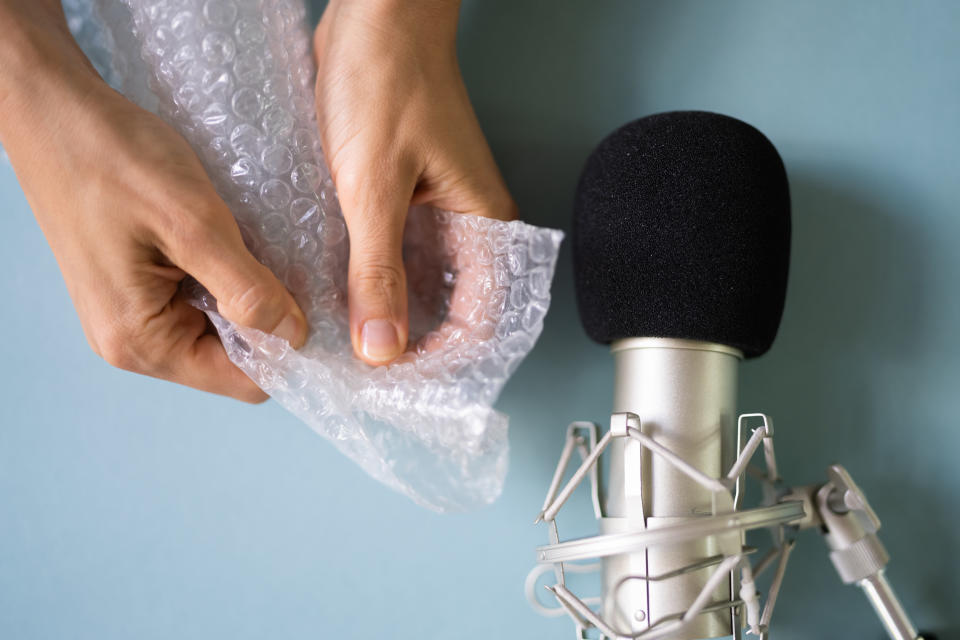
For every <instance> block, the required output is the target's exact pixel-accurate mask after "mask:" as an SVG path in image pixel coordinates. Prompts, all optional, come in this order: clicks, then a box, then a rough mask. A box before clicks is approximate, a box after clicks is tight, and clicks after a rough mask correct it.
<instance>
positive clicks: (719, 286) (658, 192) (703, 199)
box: [573, 111, 790, 358]
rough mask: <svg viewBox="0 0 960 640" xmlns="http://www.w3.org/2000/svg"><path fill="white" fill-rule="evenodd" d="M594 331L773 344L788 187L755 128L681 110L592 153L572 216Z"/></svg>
mask: <svg viewBox="0 0 960 640" xmlns="http://www.w3.org/2000/svg"><path fill="white" fill-rule="evenodd" d="M573 259H574V273H575V281H576V289H577V305H578V307H579V309H580V318H581V320H582V322H583V326H584V328H585V329H586V331H587V334H588V335H589V336H590V337H591V338H593V339H594V340H596V341H597V342H601V343H609V342H612V341H614V340H617V339H620V338H631V337H661V338H685V339H690V340H701V341H706V342H713V343H719V344H723V345H727V346H731V347H736V348H737V349H740V350H741V351H743V353H744V355H745V356H746V357H748V358H750V357H755V356H759V355H761V354H763V353H764V352H766V351H767V350H768V349H769V348H770V345H771V344H772V343H773V340H774V338H775V337H776V334H777V328H778V327H779V325H780V317H781V315H782V314H783V304H784V300H785V298H786V288H787V272H788V269H789V262H790V193H789V187H788V185H787V175H786V171H785V170H784V167H783V161H782V160H781V159H780V155H779V154H778V153H777V150H776V149H775V148H774V147H773V145H772V144H771V143H770V141H769V140H767V138H766V137H765V136H764V135H763V134H762V133H760V132H759V131H757V130H756V129H755V128H753V127H751V126H750V125H748V124H746V123H745V122H741V121H740V120H737V119H735V118H731V117H728V116H724V115H719V114H716V113H707V112H703V111H674V112H669V113H660V114H656V115H652V116H647V117H645V118H641V119H639V120H635V121H633V122H631V123H629V124H627V125H625V126H623V127H621V128H620V129H617V130H616V131H614V132H613V133H612V134H610V135H609V136H608V137H607V138H606V139H605V140H603V142H601V143H600V145H599V146H597V148H596V149H595V150H594V151H593V153H592V154H591V155H590V157H589V159H588V160H587V163H586V166H585V167H584V169H583V174H582V175H581V177H580V184H579V186H578V188H577V195H576V202H575V211H574V221H573Z"/></svg>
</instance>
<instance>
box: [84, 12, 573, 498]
mask: <svg viewBox="0 0 960 640" xmlns="http://www.w3.org/2000/svg"><path fill="white" fill-rule="evenodd" d="M66 6H67V8H68V9H70V10H71V17H72V23H71V26H72V27H73V29H74V32H75V33H76V34H79V35H80V36H81V37H79V38H78V39H79V40H81V44H82V45H83V46H84V47H85V49H86V50H88V51H91V52H92V53H93V54H95V55H96V56H97V64H98V67H99V68H100V69H101V73H103V74H104V76H105V77H107V78H108V80H110V81H111V82H112V83H113V84H114V86H117V87H118V88H120V89H121V90H122V91H123V92H124V93H125V94H126V95H128V96H129V97H130V98H131V99H133V100H135V101H137V102H138V103H139V104H141V105H142V106H144V107H146V108H149V109H151V110H154V111H155V112H157V113H159V114H160V115H161V117H163V118H164V119H165V120H167V121H168V122H169V123H171V124H172V125H173V126H174V127H175V128H176V129H177V130H178V131H179V132H180V133H181V134H182V135H183V136H184V137H185V138H186V139H187V140H188V141H189V142H190V144H191V145H192V146H193V148H194V149H195V150H196V152H197V154H198V155H199V156H200V158H201V160H202V161H203V163H204V166H205V168H206V170H207V172H208V173H209V175H210V177H211V179H212V180H213V182H214V184H215V186H216V187H217V190H218V192H219V194H220V195H221V196H222V197H223V198H224V200H225V201H226V202H227V204H228V205H229V206H230V208H231V210H232V211H233V213H234V215H235V217H236V219H237V222H238V224H239V226H240V229H241V232H242V234H243V237H244V240H245V241H246V243H247V246H248V247H249V248H250V250H251V251H252V252H253V253H254V255H255V256H257V258H258V259H259V260H260V261H261V262H263V263H264V264H266V265H267V266H268V267H270V269H271V270H272V271H273V272H274V273H275V274H277V276H278V277H279V278H280V279H281V280H282V281H283V282H284V284H285V285H286V286H287V287H288V288H289V289H290V291H291V292H292V293H293V295H294V296H295V297H296V299H297V301H298V302H299V304H300V305H301V307H302V308H303V310H304V311H305V312H306V315H307V319H308V321H309V324H310V328H311V331H310V336H309V338H308V341H307V344H306V345H305V346H304V347H303V348H301V349H300V350H293V349H292V348H291V347H290V346H289V344H287V343H286V342H285V341H283V340H281V339H279V338H276V337H274V336H270V335H266V334H264V333H261V332H258V331H255V330H251V329H248V328H244V327H239V326H236V325H234V324H232V323H230V322H228V321H227V320H226V319H224V318H223V317H222V316H220V315H219V314H218V313H217V311H216V309H217V307H216V301H215V300H214V299H213V298H212V297H211V296H210V295H209V294H207V293H206V292H205V291H203V290H202V289H201V288H200V287H199V286H194V287H193V292H194V299H195V301H196V304H197V305H198V306H199V307H201V308H202V309H204V310H205V311H206V312H207V313H208V315H209V316H210V318H211V319H212V321H213V323H214V325H215V326H216V328H217V330H218V331H219V333H220V337H221V339H222V341H223V344H224V345H225V346H226V348H227V352H228V354H229V355H230V358H231V360H232V361H233V362H234V363H236V364H237V366H239V367H240V368H241V369H243V370H244V371H245V372H246V373H247V374H248V375H249V376H250V377H251V378H252V379H253V380H254V381H256V383H257V384H258V385H259V386H260V387H261V388H262V389H264V390H265V391H266V392H267V393H269V394H270V395H271V396H273V398H275V399H276V400H277V401H278V402H279V403H280V404H282V405H283V406H284V407H285V408H286V409H288V410H289V411H291V412H292V413H294V414H296V415H297V416H298V417H300V418H301V419H302V420H303V421H304V422H305V423H307V424H308V425H309V426H310V427H312V428H313V429H314V430H315V431H317V432H318V433H320V434H321V435H323V436H325V437H327V438H328V439H329V440H330V441H332V442H333V443H334V444H335V445H336V446H337V447H338V448H339V449H340V450H341V451H342V452H343V453H345V454H346V455H348V456H349V457H350V458H352V459H353V460H354V461H355V462H357V463H358V464H359V465H360V466H361V467H363V468H364V469H365V470H366V471H367V472H368V473H369V474H371V475H372V476H373V477H375V478H377V479H378V480H380V481H381V482H383V483H384V484H387V485H389V486H391V487H393V488H395V489H397V490H399V491H401V492H403V493H405V494H406V495H408V496H409V497H411V498H412V499H413V500H415V501H416V502H418V503H419V504H422V505H424V506H427V507H429V508H432V509H436V510H449V509H465V508H471V507H475V506H478V505H482V504H485V503H489V502H491V501H493V500H494V499H495V498H496V497H497V496H498V495H499V494H500V491H501V489H502V486H503V479H504V476H505V474H506V469H507V457H508V456H507V452H508V447H507V419H506V416H504V415H503V414H501V413H499V412H497V411H496V410H494V409H493V408H492V406H493V403H494V402H495V401H496V398H497V396H498V394H499V392H500V390H501V388H502V387H503V385H504V383H505V382H506V380H507V378H508V377H509V376H510V375H511V373H512V372H513V371H514V370H515V369H516V367H517V366H518V365H519V363H520V361H521V360H522V359H523V358H524V356H525V355H526V354H527V353H528V352H529V351H530V350H531V349H532V348H533V345H534V342H535V341H536V339H537V337H538V336H539V334H540V332H541V330H542V328H543V319H544V316H545V314H546V312H547V307H548V305H549V301H550V282H551V280H552V277H553V271H554V267H555V263H556V259H557V252H558V248H559V244H560V240H561V234H560V232H559V231H554V230H550V229H541V228H537V227H533V226H530V225H527V224H524V223H522V222H509V223H507V222H499V221H495V220H490V219H486V218H480V217H476V216H470V215H461V214H454V213H449V212H441V211H436V210H432V209H426V208H414V209H412V210H411V212H410V216H409V220H408V223H407V229H406V234H405V245H404V257H405V263H406V269H407V275H408V285H409V292H410V299H409V307H410V322H411V340H410V346H409V348H408V351H407V352H406V353H405V354H404V355H403V356H402V357H401V358H400V359H399V360H397V361H396V362H394V363H392V364H391V365H389V366H385V367H377V368H373V367H369V366H367V365H365V364H363V363H361V362H360V361H358V360H357V359H356V358H355V357H354V355H353V352H352V348H351V345H350V337H349V331H348V324H347V306H346V292H347V291H346V271H347V269H346V267H347V257H348V251H349V249H348V247H349V243H348V239H347V230H346V226H345V225H344V221H343V216H342V213H341V211H340V206H339V204H338V202H337V194H336V191H335V189H334V187H333V183H332V181H331V179H330V174H329V171H328V170H327V167H326V165H325V163H324V161H323V155H322V150H321V148H320V142H319V137H318V134H317V126H316V116H315V113H314V102H313V82H314V77H315V68H314V64H313V59H312V56H311V52H310V38H309V32H308V29H307V24H306V20H305V18H306V8H305V6H304V4H303V3H302V2H301V1H300V0H98V2H97V5H96V7H95V9H96V10H95V11H93V12H91V11H90V10H89V6H88V5H86V3H84V2H82V0H68V1H67V3H66ZM90 20H93V22H95V23H97V24H93V25H91V24H89V21H90ZM104 27H106V28H104ZM105 51H106V52H109V54H110V55H107V56H104V55H103V54H104V52H105Z"/></svg>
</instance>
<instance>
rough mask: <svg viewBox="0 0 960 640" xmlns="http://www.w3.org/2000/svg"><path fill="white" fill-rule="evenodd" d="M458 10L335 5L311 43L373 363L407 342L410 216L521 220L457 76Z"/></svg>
mask: <svg viewBox="0 0 960 640" xmlns="http://www.w3.org/2000/svg"><path fill="white" fill-rule="evenodd" d="M458 12H459V2H457V1H452V0H331V2H330V3H329V5H328V6H327V8H326V10H325V12H324V14H323V17H322V19H321V20H320V24H319V26H318V27H317V31H316V34H315V37H314V41H315V51H316V56H317V66H318V76H317V91H316V98H317V115H318V121H319V125H320V135H321V139H322V142H323V149H324V154H325V156H326V160H327V163H328V165H329V167H330V171H331V174H332V176H333V180H334V183H335V185H336V188H337V192H338V195H339V198H340V203H341V206H342V208H343V213H344V218H345V220H346V223H347V229H348V231H349V234H350V269H349V284H348V288H349V292H348V298H349V305H350V334H351V339H352V341H353V347H354V351H355V352H356V354H357V356H358V357H360V358H361V359H363V360H364V361H365V362H367V363H369V364H372V365H379V364H384V363H387V362H390V361H391V360H393V359H394V358H396V357H397V356H398V355H400V354H401V353H402V352H403V351H404V349H405V348H406V345H407V336H408V332H409V325H408V317H407V291H406V275H405V272H404V266H403V257H402V253H401V246H402V240H403V228H404V224H405V221H406V215H407V210H408V208H409V207H410V206H411V205H413V204H429V205H432V206H435V207H438V208H440V209H445V210H450V211H456V212H458V213H469V214H476V215H481V216H487V217H491V218H499V219H503V220H510V219H513V218H515V217H516V205H515V204H514V203H513V200H512V199H511V197H510V194H509V192H508V191H507V188H506V185H505V184H504V181H503V178H502V177H501V175H500V172H499V171H498V169H497V166H496V164H495V163H494V160H493V155H492V154H491V152H490V148H489V147H488V145H487V142H486V140H485V139H484V137H483V132H482V131H481V130H480V125H479V123H478V122H477V118H476V116H475V114H474V112H473V109H472V107H471V105H470V100H469V97H468V96H467V91H466V88H465V87H464V84H463V80H462V78H461V76H460V70H459V67H458V64H457V58H456V48H455V42H456V29H457V18H458Z"/></svg>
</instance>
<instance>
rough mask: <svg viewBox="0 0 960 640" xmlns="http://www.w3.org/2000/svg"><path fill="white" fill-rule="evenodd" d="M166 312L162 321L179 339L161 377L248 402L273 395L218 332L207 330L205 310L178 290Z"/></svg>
mask: <svg viewBox="0 0 960 640" xmlns="http://www.w3.org/2000/svg"><path fill="white" fill-rule="evenodd" d="M164 315H165V317H164V318H163V319H162V320H161V322H162V323H164V324H166V325H167V326H169V327H170V331H169V335H172V336H175V337H176V340H175V342H174V345H173V347H172V349H171V353H169V358H170V361H169V362H168V363H167V365H166V366H165V367H163V368H162V369H160V371H164V370H165V371H166V374H167V375H161V377H164V378H167V379H169V380H171V381H172V382H176V383H179V384H183V385H186V386H188V387H193V388H194V389H200V390H201V391H208V392H210V393H216V394H218V395H223V396H229V397H231V398H236V399H237V400H242V401H244V402H251V403H259V402H263V401H264V400H266V399H267V398H268V397H269V396H267V394H266V393H264V392H263V391H262V390H261V389H260V388H259V387H258V386H257V385H256V383H254V381H253V380H251V379H250V378H249V377H247V374H245V373H244V372H243V371H241V370H240V369H238V368H237V367H236V365H234V364H233V363H232V362H231V361H230V358H229V357H228V356H227V352H226V351H225V350H224V348H223V345H222V344H221V343H220V339H219V338H218V337H217V335H216V334H212V333H207V331H206V328H207V323H206V316H205V314H204V313H203V312H202V311H200V310H199V309H196V308H194V307H192V306H190V304H189V303H188V302H187V301H186V300H184V299H183V297H182V296H180V295H179V294H178V295H176V296H174V298H173V300H171V302H170V305H169V307H168V308H167V310H166V311H165V314H164Z"/></svg>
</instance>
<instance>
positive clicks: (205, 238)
mask: <svg viewBox="0 0 960 640" xmlns="http://www.w3.org/2000/svg"><path fill="white" fill-rule="evenodd" d="M161 240H162V244H163V249H164V252H165V253H166V254H167V255H168V257H169V258H170V259H171V260H172V261H173V262H174V263H175V264H176V265H177V266H178V267H180V268H182V269H183V270H184V271H186V272H187V273H189V274H190V275H191V276H193V277H194V278H196V279H197V280H198V281H199V282H200V284H202V285H203V286H204V287H206V289H207V290H208V291H209V292H210V293H211V294H212V295H213V296H214V297H215V298H216V299H217V310H218V311H219V312H220V313H221V314H222V315H223V316H224V317H225V318H226V319H228V320H230V321H231V322H234V323H236V324H238V325H241V326H244V327H251V328H253V329H258V330H260V331H263V332H265V333H270V334H273V335H275V336H277V337H280V338H283V339H284V340H286V341H288V342H289V343H290V344H291V345H292V346H293V347H294V348H299V347H301V346H303V343H304V342H305V341H306V337H307V320H306V317H305V316H304V314H303V311H301V310H300V307H298V306H297V303H296V301H295V300H294V299H293V296H292V295H290V292H289V291H287V289H286V288H285V287H284V286H283V284H282V283H281V282H280V281H279V280H278V279H277V277H276V276H275V275H274V274H273V273H272V272H271V271H270V269H268V268H267V267H266V266H264V265H262V264H260V263H259V262H258V261H257V260H256V258H254V257H253V255H251V254H250V252H249V251H247V248H246V247H245V246H244V244H243V239H242V238H241V236H240V229H239V228H238V227H237V224H236V222H235V221H234V219H233V216H232V215H231V214H230V211H229V210H228V209H227V207H226V205H225V204H223V203H222V202H220V201H219V200H217V201H216V202H214V203H211V204H208V205H207V206H206V207H205V210H204V211H200V212H195V213H193V214H187V216H181V221H180V225H179V227H178V228H177V229H175V230H172V231H170V232H168V233H167V234H166V237H165V238H162V239H161Z"/></svg>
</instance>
